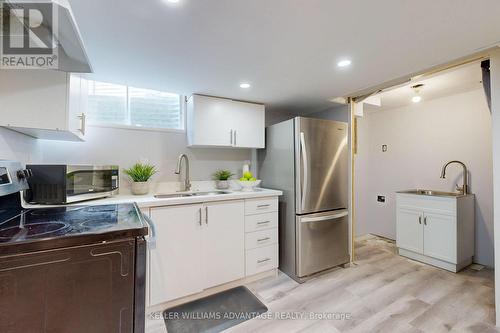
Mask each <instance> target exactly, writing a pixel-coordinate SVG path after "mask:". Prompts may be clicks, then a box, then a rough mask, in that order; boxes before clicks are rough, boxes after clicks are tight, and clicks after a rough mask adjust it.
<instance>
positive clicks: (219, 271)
mask: <svg viewBox="0 0 500 333" xmlns="http://www.w3.org/2000/svg"><path fill="white" fill-rule="evenodd" d="M243 214H244V204H243V201H234V202H215V203H210V204H206V205H205V226H204V228H203V252H202V253H201V255H202V256H203V258H204V259H203V264H204V265H205V281H204V288H210V287H213V286H217V285H220V284H223V283H226V282H230V281H233V280H238V279H241V278H242V277H244V276H245V246H244V244H245V243H244V242H245V238H244V235H245V220H244V215H243Z"/></svg>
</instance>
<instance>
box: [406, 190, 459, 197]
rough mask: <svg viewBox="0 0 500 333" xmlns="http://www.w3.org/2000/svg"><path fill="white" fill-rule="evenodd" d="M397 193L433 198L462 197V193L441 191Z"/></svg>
mask: <svg viewBox="0 0 500 333" xmlns="http://www.w3.org/2000/svg"><path fill="white" fill-rule="evenodd" d="M398 193H405V194H416V195H428V196H434V197H461V196H463V194H462V193H458V192H443V191H434V190H408V191H399V192H398Z"/></svg>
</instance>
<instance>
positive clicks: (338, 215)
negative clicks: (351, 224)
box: [300, 210, 349, 223]
mask: <svg viewBox="0 0 500 333" xmlns="http://www.w3.org/2000/svg"><path fill="white" fill-rule="evenodd" d="M348 214H349V213H348V212H347V211H346V210H344V211H342V212H340V213H336V214H331V215H324V216H318V217H301V218H300V223H311V222H320V221H331V220H337V219H340V218H342V217H345V216H347V215H348Z"/></svg>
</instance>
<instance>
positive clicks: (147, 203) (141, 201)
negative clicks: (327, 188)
mask: <svg viewBox="0 0 500 333" xmlns="http://www.w3.org/2000/svg"><path fill="white" fill-rule="evenodd" d="M227 192H230V193H227V194H219V195H213V194H212V195H199V196H190V197H179V198H163V199H158V198H155V197H154V194H146V195H132V194H118V195H115V196H112V197H108V198H103V199H96V200H89V201H83V202H75V203H74V204H71V206H74V205H108V204H120V203H132V202H135V203H137V205H138V206H139V207H141V208H143V207H144V208H146V207H159V206H172V205H183V204H194V203H200V202H213V201H227V200H238V199H252V198H265V197H277V196H280V195H282V194H283V192H282V191H278V190H270V189H264V188H259V189H257V190H256V191H253V192H242V191H227ZM158 194H164V193H158ZM165 194H171V193H165ZM23 207H24V208H47V207H58V206H50V205H33V204H28V203H24V204H23ZM59 207H60V206H59Z"/></svg>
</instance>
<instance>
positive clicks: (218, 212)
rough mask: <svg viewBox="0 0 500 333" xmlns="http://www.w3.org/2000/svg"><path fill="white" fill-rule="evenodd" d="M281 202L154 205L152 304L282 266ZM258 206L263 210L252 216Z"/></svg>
mask: <svg viewBox="0 0 500 333" xmlns="http://www.w3.org/2000/svg"><path fill="white" fill-rule="evenodd" d="M277 201H278V199H277V198H271V199H259V200H255V199H248V200H234V201H218V202H211V203H200V204H192V205H179V206H166V207H153V208H150V209H149V213H150V216H151V219H152V221H153V223H154V225H155V230H156V242H155V244H156V245H155V247H154V248H152V249H150V250H149V251H148V252H149V260H148V264H149V266H148V267H149V268H148V274H149V277H148V286H149V290H148V296H149V297H148V299H149V302H148V305H149V306H153V305H157V304H161V303H166V302H169V301H173V300H175V299H179V298H182V297H185V296H189V295H193V294H196V293H199V292H202V291H203V290H205V289H208V288H211V287H215V286H219V285H223V284H225V283H228V282H232V281H236V280H239V279H242V278H244V277H245V276H250V275H254V274H258V273H262V272H265V271H269V270H272V269H275V268H277V267H278V226H277V220H278V211H277ZM258 205H260V206H261V208H260V209H259V210H258V211H262V213H261V214H251V215H248V213H255V212H256V210H255V209H253V208H256V207H257V206H258ZM249 208H251V209H250V210H249ZM246 212H248V213H246ZM259 223H260V224H259ZM246 228H248V229H246Z"/></svg>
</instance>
